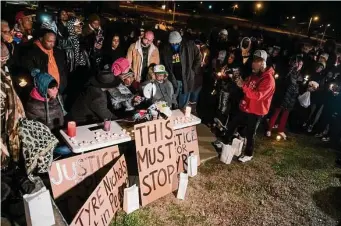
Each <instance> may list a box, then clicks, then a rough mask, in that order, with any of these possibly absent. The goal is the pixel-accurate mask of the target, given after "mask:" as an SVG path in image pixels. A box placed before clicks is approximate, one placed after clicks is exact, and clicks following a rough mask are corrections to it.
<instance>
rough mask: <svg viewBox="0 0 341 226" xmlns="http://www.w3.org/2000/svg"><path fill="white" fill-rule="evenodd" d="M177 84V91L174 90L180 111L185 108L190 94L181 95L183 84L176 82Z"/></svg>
mask: <svg viewBox="0 0 341 226" xmlns="http://www.w3.org/2000/svg"><path fill="white" fill-rule="evenodd" d="M176 82H177V83H178V89H177V90H176V94H177V96H178V103H179V106H178V107H179V108H180V109H182V108H184V107H186V105H187V104H188V102H189V97H190V94H191V93H183V83H182V81H179V80H177V81H176Z"/></svg>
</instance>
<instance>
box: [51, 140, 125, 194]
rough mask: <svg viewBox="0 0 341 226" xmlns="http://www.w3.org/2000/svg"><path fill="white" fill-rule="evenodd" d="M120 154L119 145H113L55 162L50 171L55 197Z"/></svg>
mask: <svg viewBox="0 0 341 226" xmlns="http://www.w3.org/2000/svg"><path fill="white" fill-rule="evenodd" d="M118 156H119V150H118V147H117V146H113V147H108V148H103V149H101V150H97V151H94V152H89V153H86V154H83V155H77V156H74V157H70V158H66V159H62V160H59V161H55V162H53V163H52V166H51V169H50V172H49V177H50V181H51V187H52V191H53V197H54V198H55V199H56V198H58V197H59V196H61V195H62V194H63V193H65V192H67V191H68V190H70V189H71V188H73V187H74V186H76V185H77V184H79V183H80V182H81V181H83V180H84V179H85V178H86V177H88V176H90V175H92V174H93V173H94V172H96V171H98V170H99V169H100V168H102V167H103V166H105V165H106V164H108V163H109V162H111V161H112V160H113V159H115V158H117V157H118Z"/></svg>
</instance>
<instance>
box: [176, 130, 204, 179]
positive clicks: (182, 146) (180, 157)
mask: <svg viewBox="0 0 341 226" xmlns="http://www.w3.org/2000/svg"><path fill="white" fill-rule="evenodd" d="M174 148H175V150H176V153H177V158H176V166H177V172H178V173H181V172H184V171H185V170H187V164H188V161H187V159H188V156H189V155H190V154H191V153H193V154H194V155H197V156H198V165H200V157H199V145H198V135H197V130H196V127H195V126H190V127H186V128H183V129H178V130H174Z"/></svg>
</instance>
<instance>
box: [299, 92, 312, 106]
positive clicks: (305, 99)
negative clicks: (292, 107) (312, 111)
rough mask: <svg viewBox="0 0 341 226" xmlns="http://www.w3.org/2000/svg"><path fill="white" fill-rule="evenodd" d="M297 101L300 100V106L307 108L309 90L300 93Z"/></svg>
mask: <svg viewBox="0 0 341 226" xmlns="http://www.w3.org/2000/svg"><path fill="white" fill-rule="evenodd" d="M298 101H299V102H300V104H301V106H302V107H304V108H307V107H309V106H310V92H309V91H307V92H305V93H303V94H302V95H300V96H298Z"/></svg>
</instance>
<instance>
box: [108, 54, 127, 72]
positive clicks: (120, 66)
mask: <svg viewBox="0 0 341 226" xmlns="http://www.w3.org/2000/svg"><path fill="white" fill-rule="evenodd" d="M129 68H130V62H129V60H127V59H126V58H123V57H121V58H118V59H117V60H116V61H115V62H114V63H113V64H112V66H111V71H112V73H114V75H115V76H119V75H120V74H124V73H127V72H128V71H129Z"/></svg>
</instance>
